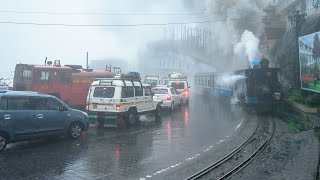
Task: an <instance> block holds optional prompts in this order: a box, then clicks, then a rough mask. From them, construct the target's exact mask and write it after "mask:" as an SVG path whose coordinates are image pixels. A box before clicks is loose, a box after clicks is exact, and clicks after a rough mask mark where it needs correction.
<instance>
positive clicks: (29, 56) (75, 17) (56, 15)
mask: <svg viewBox="0 0 320 180" xmlns="http://www.w3.org/2000/svg"><path fill="white" fill-rule="evenodd" d="M217 2H218V3H217ZM220 2H221V3H220ZM266 4H267V2H266V1H263V2H260V1H259V0H239V1H233V0H224V1H217V0H161V1H160V0H158V1H150V0H134V1H133V0H108V1H106V0H92V1H86V0H69V1H63V0H56V1H48V0H29V1H23V0H12V1H6V2H2V4H1V8H0V11H1V12H0V13H1V16H0V21H1V22H18V23H38V24H60V25H46V26H39V25H34V24H33V25H17V24H6V23H4V24H3V23H2V24H1V28H0V39H1V43H0V49H1V53H0V59H1V63H2V66H1V67H2V68H1V69H0V76H3V77H5V78H6V76H8V75H6V74H12V71H14V66H15V64H17V63H28V64H43V63H44V59H45V57H48V59H49V60H61V61H62V64H81V65H84V64H85V60H86V52H89V59H90V60H99V59H106V58H120V59H124V60H126V61H127V62H128V63H129V67H130V68H131V69H132V70H139V67H138V62H137V54H138V52H139V50H140V49H141V48H144V47H145V45H146V44H147V43H149V42H153V41H157V40H162V39H163V30H164V28H165V26H163V25H159V26H147V25H138V26H129V27H128V26H125V27H123V26H121V27H119V26H111V27H110V26H77V27H70V26H64V25H61V24H73V25H75V24H76V25H123V24H127V25H128V24H129V25H130V24H131V25H133V24H136V25H137V24H157V23H159V24H161V23H177V22H178V23H179V22H180V23H184V22H192V21H205V20H212V21H216V20H221V21H220V22H214V23H207V24H190V25H189V26H193V27H194V26H199V27H202V28H206V29H208V30H210V31H211V32H212V36H213V38H214V42H215V43H214V46H213V48H212V51H214V52H215V56H214V57H213V58H215V59H219V61H218V63H219V65H216V66H218V67H226V66H224V65H230V64H232V67H230V66H228V67H227V69H218V71H223V70H230V69H241V68H244V67H247V66H248V63H247V61H248V60H249V61H251V60H252V59H253V58H255V57H257V56H260V54H259V50H258V45H259V40H258V39H257V36H258V34H259V33H260V32H261V31H262V29H263V25H262V24H261V23H260V21H261V19H262V17H263V15H264V12H263V11H262V8H263V7H264V6H265V5H266ZM230 6H232V8H230ZM239 9H241V10H239ZM6 11H16V12H6ZM18 12H19V13H18ZM22 12H29V13H22ZM30 12H33V13H30ZM36 12H37V13H36ZM41 12H42V13H41ZM195 12H196V13H215V14H211V15H208V14H207V15H199V16H190V15H163V14H165V13H168V14H178V13H195ZM77 13H79V14H77ZM81 13H87V14H81ZM157 13H158V14H162V15H150V14H157ZM115 14H117V15H115ZM119 14H122V15H119ZM247 40H249V41H247ZM199 66H200V65H199ZM10 76H11V75H10Z"/></svg>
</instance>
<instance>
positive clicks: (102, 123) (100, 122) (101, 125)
mask: <svg viewBox="0 0 320 180" xmlns="http://www.w3.org/2000/svg"><path fill="white" fill-rule="evenodd" d="M98 123H99V127H104V120H102V119H98Z"/></svg>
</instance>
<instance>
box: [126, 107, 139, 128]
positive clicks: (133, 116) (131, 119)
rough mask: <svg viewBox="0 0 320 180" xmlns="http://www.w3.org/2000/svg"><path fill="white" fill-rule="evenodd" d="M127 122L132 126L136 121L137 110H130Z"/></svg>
mask: <svg viewBox="0 0 320 180" xmlns="http://www.w3.org/2000/svg"><path fill="white" fill-rule="evenodd" d="M127 121H128V123H129V125H130V126H133V125H135V124H136V122H137V112H136V111H135V110H130V111H129V114H128V120H127Z"/></svg>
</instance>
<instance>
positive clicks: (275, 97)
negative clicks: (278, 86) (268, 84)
mask: <svg viewBox="0 0 320 180" xmlns="http://www.w3.org/2000/svg"><path fill="white" fill-rule="evenodd" d="M274 99H275V100H277V101H279V100H280V99H281V93H279V92H276V93H274Z"/></svg>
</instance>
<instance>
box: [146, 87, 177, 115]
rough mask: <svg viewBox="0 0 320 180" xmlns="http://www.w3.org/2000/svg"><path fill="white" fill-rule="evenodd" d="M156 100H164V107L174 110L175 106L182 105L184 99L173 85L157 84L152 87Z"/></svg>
mask: <svg viewBox="0 0 320 180" xmlns="http://www.w3.org/2000/svg"><path fill="white" fill-rule="evenodd" d="M151 91H152V93H153V94H154V96H153V100H154V101H162V102H163V103H162V107H164V108H168V109H169V110H171V111H173V110H174V108H176V107H179V106H181V105H182V103H183V100H182V97H181V94H180V93H179V92H178V91H177V90H176V89H174V88H173V87H164V86H157V87H155V88H152V90H151Z"/></svg>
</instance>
